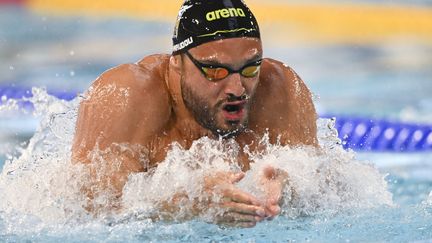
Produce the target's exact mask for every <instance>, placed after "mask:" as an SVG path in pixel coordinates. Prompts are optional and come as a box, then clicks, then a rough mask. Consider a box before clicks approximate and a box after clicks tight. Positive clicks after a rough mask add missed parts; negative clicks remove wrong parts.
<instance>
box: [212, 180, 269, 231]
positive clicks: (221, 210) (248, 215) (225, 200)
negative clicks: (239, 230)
mask: <svg viewBox="0 0 432 243" xmlns="http://www.w3.org/2000/svg"><path fill="white" fill-rule="evenodd" d="M244 176H245V174H244V173H232V172H218V173H216V174H214V175H212V176H208V177H206V178H205V179H204V191H205V193H206V194H207V195H208V197H209V198H208V200H209V204H208V208H214V209H216V210H217V211H218V212H217V213H216V215H214V220H215V223H217V224H219V225H224V226H232V227H254V226H255V225H256V223H257V222H260V221H262V220H263V219H264V218H265V209H264V207H263V206H262V205H261V204H260V203H259V201H258V199H257V198H255V197H254V196H252V195H250V194H249V193H246V192H244V191H242V190H240V189H238V188H236V187H235V186H234V184H235V183H237V182H239V181H240V180H242V179H243V177H244Z"/></svg>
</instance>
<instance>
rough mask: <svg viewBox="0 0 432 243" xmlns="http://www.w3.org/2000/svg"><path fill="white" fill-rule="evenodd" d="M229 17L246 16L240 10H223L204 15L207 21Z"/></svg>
mask: <svg viewBox="0 0 432 243" xmlns="http://www.w3.org/2000/svg"><path fill="white" fill-rule="evenodd" d="M230 17H246V14H245V12H244V11H243V9H241V8H224V9H219V10H215V11H212V12H208V13H207V14H206V19H207V21H213V20H216V19H221V18H224V19H226V18H230Z"/></svg>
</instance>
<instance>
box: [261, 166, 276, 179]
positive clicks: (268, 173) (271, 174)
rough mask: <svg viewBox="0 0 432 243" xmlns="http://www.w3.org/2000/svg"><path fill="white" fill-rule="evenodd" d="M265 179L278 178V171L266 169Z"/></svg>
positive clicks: (271, 168) (269, 167)
mask: <svg viewBox="0 0 432 243" xmlns="http://www.w3.org/2000/svg"><path fill="white" fill-rule="evenodd" d="M263 173H264V177H265V178H267V179H274V178H275V177H276V169H275V168H274V167H272V166H267V167H266V168H264V171H263Z"/></svg>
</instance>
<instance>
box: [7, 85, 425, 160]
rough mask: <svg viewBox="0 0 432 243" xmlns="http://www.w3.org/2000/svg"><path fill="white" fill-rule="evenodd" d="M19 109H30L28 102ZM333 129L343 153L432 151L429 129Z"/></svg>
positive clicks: (351, 121) (344, 123)
mask: <svg viewBox="0 0 432 243" xmlns="http://www.w3.org/2000/svg"><path fill="white" fill-rule="evenodd" d="M47 93H48V94H50V95H52V96H55V97H57V98H59V99H63V100H68V101H69V100H73V99H74V98H75V97H76V96H77V94H78V92H67V91H52V90H48V92H47ZM32 95H33V94H32V92H31V88H19V87H2V86H0V98H1V100H0V104H2V103H3V102H4V101H5V100H7V99H21V98H23V97H26V98H29V97H31V96H32ZM21 105H23V106H24V107H30V108H31V106H32V105H31V103H29V102H24V103H23V104H21ZM324 117H328V116H324ZM335 128H336V129H337V130H338V133H339V138H340V139H341V140H342V144H343V146H344V148H345V149H353V150H357V151H375V152H421V151H424V152H426V151H432V125H419V124H409V123H401V122H391V121H386V120H376V119H368V118H354V117H340V116H336V124H335Z"/></svg>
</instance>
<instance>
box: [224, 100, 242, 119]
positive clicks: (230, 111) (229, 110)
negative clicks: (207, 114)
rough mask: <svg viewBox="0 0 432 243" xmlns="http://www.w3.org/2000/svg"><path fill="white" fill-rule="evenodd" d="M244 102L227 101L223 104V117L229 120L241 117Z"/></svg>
mask: <svg viewBox="0 0 432 243" xmlns="http://www.w3.org/2000/svg"><path fill="white" fill-rule="evenodd" d="M244 106H245V102H237V103H228V104H226V105H224V106H223V108H222V109H223V114H224V116H225V119H227V120H230V121H238V120H241V119H242V118H243V115H244Z"/></svg>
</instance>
